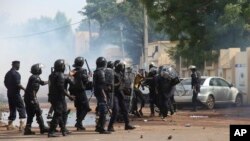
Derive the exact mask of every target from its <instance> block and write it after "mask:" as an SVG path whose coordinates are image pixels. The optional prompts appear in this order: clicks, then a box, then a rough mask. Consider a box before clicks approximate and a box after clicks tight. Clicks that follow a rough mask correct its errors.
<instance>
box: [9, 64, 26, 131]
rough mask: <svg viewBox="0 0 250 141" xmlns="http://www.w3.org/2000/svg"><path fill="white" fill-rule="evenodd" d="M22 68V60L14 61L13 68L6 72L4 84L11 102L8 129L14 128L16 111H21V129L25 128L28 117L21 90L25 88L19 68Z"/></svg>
mask: <svg viewBox="0 0 250 141" xmlns="http://www.w3.org/2000/svg"><path fill="white" fill-rule="evenodd" d="M19 68H20V61H13V62H12V68H11V69H10V70H9V71H8V72H7V73H6V75H5V77H4V85H5V87H6V88H7V96H8V102H9V110H10V115H9V117H8V119H9V122H8V126H7V129H8V130H11V129H14V126H13V121H14V120H15V119H16V111H18V113H19V118H20V127H19V130H22V129H23V126H24V121H23V119H25V118H26V111H25V107H24V103H23V100H22V97H21V94H20V90H21V89H22V90H24V91H25V88H24V87H23V86H22V85H21V75H20V74H19V72H18V70H19Z"/></svg>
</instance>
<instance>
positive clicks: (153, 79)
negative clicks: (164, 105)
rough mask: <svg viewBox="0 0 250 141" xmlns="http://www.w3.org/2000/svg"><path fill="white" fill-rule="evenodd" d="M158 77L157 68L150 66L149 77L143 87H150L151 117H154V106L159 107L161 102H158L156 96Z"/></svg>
mask: <svg viewBox="0 0 250 141" xmlns="http://www.w3.org/2000/svg"><path fill="white" fill-rule="evenodd" d="M156 75H157V68H156V67H154V66H150V69H149V73H148V76H147V77H146V79H145V81H144V83H143V85H148V86H149V104H150V105H149V106H150V116H154V115H155V112H154V105H157V106H159V104H158V103H159V102H158V101H157V95H156Z"/></svg>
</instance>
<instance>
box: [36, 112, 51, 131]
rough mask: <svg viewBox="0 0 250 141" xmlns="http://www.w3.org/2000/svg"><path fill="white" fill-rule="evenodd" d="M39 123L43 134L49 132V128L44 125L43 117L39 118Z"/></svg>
mask: <svg viewBox="0 0 250 141" xmlns="http://www.w3.org/2000/svg"><path fill="white" fill-rule="evenodd" d="M37 123H38V124H39V128H40V133H41V134H44V133H48V132H49V128H48V127H46V126H45V125H44V121H43V117H42V116H39V117H37Z"/></svg>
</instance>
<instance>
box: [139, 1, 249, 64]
mask: <svg viewBox="0 0 250 141" xmlns="http://www.w3.org/2000/svg"><path fill="white" fill-rule="evenodd" d="M141 1H142V3H143V4H144V5H145V6H146V8H147V10H148V15H149V16H150V17H151V18H152V19H154V20H155V21H156V22H157V29H158V30H161V31H164V32H165V33H167V34H169V37H170V39H171V40H178V41H179V44H178V46H177V48H175V49H172V50H170V54H171V56H172V58H174V59H176V60H178V58H179V56H182V57H183V58H185V59H187V64H191V63H192V64H195V65H197V66H199V67H201V68H203V66H204V61H205V60H208V61H209V60H212V61H213V60H217V57H218V53H214V52H212V51H211V50H218V49H220V48H226V47H232V46H243V45H244V44H245V45H246V44H248V45H249V42H247V41H243V40H242V39H243V38H244V37H246V35H247V34H248V32H247V30H246V29H247V28H246V27H249V26H248V24H247V21H248V23H249V0H204V1H200V0H188V1H183V0H141Z"/></svg>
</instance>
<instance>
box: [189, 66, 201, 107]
mask: <svg viewBox="0 0 250 141" xmlns="http://www.w3.org/2000/svg"><path fill="white" fill-rule="evenodd" d="M189 69H190V70H191V86H192V90H193V97H192V104H193V111H194V112H195V111H197V104H198V102H199V100H198V99H197V97H198V93H199V92H200V74H199V72H197V70H196V66H193V65H191V66H189Z"/></svg>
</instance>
